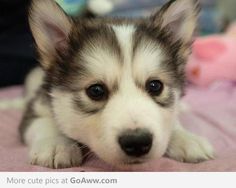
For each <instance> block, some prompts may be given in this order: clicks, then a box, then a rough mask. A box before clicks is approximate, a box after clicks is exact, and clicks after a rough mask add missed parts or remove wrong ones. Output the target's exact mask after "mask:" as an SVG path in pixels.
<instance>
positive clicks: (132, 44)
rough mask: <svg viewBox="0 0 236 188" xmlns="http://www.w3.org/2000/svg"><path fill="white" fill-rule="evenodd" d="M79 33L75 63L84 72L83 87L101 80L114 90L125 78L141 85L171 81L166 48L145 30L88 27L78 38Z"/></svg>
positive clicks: (124, 26) (133, 25) (124, 24)
mask: <svg viewBox="0 0 236 188" xmlns="http://www.w3.org/2000/svg"><path fill="white" fill-rule="evenodd" d="M81 34H82V38H84V41H83V43H82V42H80V41H79V42H78V43H79V44H80V46H82V48H80V50H79V53H78V55H77V62H78V64H80V65H81V66H82V67H83V70H84V71H83V75H85V76H84V80H85V82H84V86H85V85H89V84H91V82H99V81H101V82H104V83H106V84H107V85H108V87H109V86H110V87H114V85H116V86H115V87H117V86H118V85H119V84H120V83H121V80H122V79H125V77H126V79H127V77H130V80H131V79H132V80H133V81H134V82H135V83H137V82H138V83H139V84H142V85H143V84H145V82H146V81H147V79H151V78H157V79H158V78H160V79H162V80H164V81H167V82H168V81H173V79H172V78H171V77H173V76H172V75H173V70H171V69H170V68H168V67H167V66H165V62H166V59H168V58H167V56H168V55H167V54H168V52H167V49H166V48H163V44H161V43H160V41H159V40H156V39H154V38H152V37H149V36H148V33H147V32H146V31H145V30H141V32H140V26H139V24H137V23H132V22H119V23H112V22H108V23H106V22H105V23H102V24H97V25H92V24H91V25H90V26H88V27H85V29H84V32H82V33H81V32H80V35H79V36H78V38H79V37H80V38H81ZM81 44H83V45H81ZM163 65H164V66H163ZM172 67H173V66H172ZM174 68H175V67H174ZM171 79H172V80H171Z"/></svg>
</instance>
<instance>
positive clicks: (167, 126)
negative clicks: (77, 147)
mask: <svg viewBox="0 0 236 188" xmlns="http://www.w3.org/2000/svg"><path fill="white" fill-rule="evenodd" d="M52 95H53V98H54V99H53V110H54V114H55V117H56V120H57V122H58V126H59V128H60V130H61V131H62V132H63V133H64V134H65V135H67V136H68V137H70V138H73V139H75V140H78V141H79V142H81V143H83V144H86V145H87V146H89V147H90V148H91V150H92V151H93V152H95V153H96V154H97V155H98V156H99V157H100V158H101V159H103V160H104V161H106V162H109V163H110V164H113V165H122V164H125V163H128V162H131V161H132V160H133V159H131V158H129V157H128V156H126V155H125V154H124V152H123V151H122V150H121V149H120V146H119V144H118V136H119V135H121V134H122V133H123V132H124V131H125V130H127V129H135V128H146V129H148V130H149V131H150V132H151V133H152V134H153V138H154V140H153V145H152V149H151V151H150V152H149V154H148V155H147V156H145V157H144V158H143V159H140V160H143V161H145V160H151V159H156V158H159V157H161V156H162V155H164V153H165V152H166V149H167V146H168V143H169V138H170V135H171V133H172V130H173V126H174V123H175V119H176V117H175V116H176V112H175V111H176V110H175V105H174V106H173V107H172V108H162V107H159V106H158V105H157V104H156V103H155V102H153V101H152V99H151V98H149V97H148V96H142V95H141V94H140V95H137V96H133V95H130V96H124V95H122V94H117V95H115V96H114V97H113V98H112V99H110V100H109V102H108V103H107V105H106V106H105V108H104V109H103V110H101V111H100V112H98V113H96V114H93V115H88V114H83V113H82V112H80V111H78V109H77V110H75V108H74V107H73V105H74V104H73V97H72V95H71V94H70V93H66V92H61V91H54V92H53V94H52ZM129 97H130V98H131V97H132V99H133V100H131V99H129ZM134 99H135V100H134ZM134 106H135V109H134Z"/></svg>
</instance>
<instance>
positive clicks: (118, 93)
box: [20, 0, 213, 168]
mask: <svg viewBox="0 0 236 188" xmlns="http://www.w3.org/2000/svg"><path fill="white" fill-rule="evenodd" d="M198 12H199V4H198V2H197V1H196V0H175V1H173V0H172V1H170V2H168V3H167V4H165V5H164V6H163V7H162V8H161V10H159V11H158V12H156V13H155V14H154V15H152V16H151V17H150V18H147V19H143V20H128V19H117V18H116V19H114V18H110V19H108V18H95V19H82V20H77V21H75V20H72V19H71V18H70V17H68V16H67V15H66V14H65V13H64V12H63V11H62V10H61V8H59V6H58V5H57V4H56V3H55V2H54V1H52V0H40V1H38V0H33V2H32V5H31V9H30V19H29V20H30V27H31V30H32V33H33V36H34V38H35V42H36V45H37V48H38V52H39V56H40V60H39V61H40V63H41V67H42V68H38V69H37V70H34V72H33V73H31V74H30V76H29V77H28V80H27V82H26V99H27V103H28V105H27V108H26V110H25V114H24V117H23V120H22V123H21V125H20V134H21V137H22V140H23V141H24V142H25V143H26V144H27V145H28V146H29V149H30V161H31V164H35V165H41V166H46V167H51V168H64V167H71V166H79V165H81V162H82V159H83V155H82V151H81V148H80V147H79V146H78V144H77V143H82V144H83V145H85V146H87V147H88V148H90V149H91V151H93V152H94V153H95V154H96V155H97V156H98V157H99V158H101V159H102V160H104V161H105V162H107V163H109V164H111V165H114V166H117V167H122V166H133V165H134V164H137V163H144V162H147V161H151V160H153V159H158V158H160V157H162V156H164V155H165V156H167V157H170V158H172V159H175V160H178V161H183V162H190V163H195V162H199V161H204V160H208V159H211V158H213V150H212V147H211V146H210V144H209V143H208V142H207V141H206V140H204V139H203V138H201V137H198V136H196V135H194V134H192V133H190V132H188V131H187V130H185V129H184V128H182V126H181V125H180V123H179V121H178V106H179V101H180V97H181V95H182V93H183V89H184V81H185V80H184V66H185V63H186V59H187V57H188V55H189V53H190V47H191V41H192V35H193V32H194V29H195V26H196V22H197V16H198Z"/></svg>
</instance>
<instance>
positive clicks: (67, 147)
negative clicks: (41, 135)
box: [30, 137, 82, 168]
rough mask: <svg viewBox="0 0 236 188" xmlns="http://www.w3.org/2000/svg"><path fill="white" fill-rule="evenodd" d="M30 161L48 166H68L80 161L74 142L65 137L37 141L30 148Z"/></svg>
mask: <svg viewBox="0 0 236 188" xmlns="http://www.w3.org/2000/svg"><path fill="white" fill-rule="evenodd" d="M30 163H31V164H33V165H39V166H44V167H49V168H69V167H73V166H79V165H80V164H81V163H82V152H81V150H80V148H79V146H78V145H77V143H76V142H73V141H72V140H70V139H67V138H65V137H56V138H50V139H44V140H40V141H37V142H36V143H34V144H33V145H32V146H31V148H30Z"/></svg>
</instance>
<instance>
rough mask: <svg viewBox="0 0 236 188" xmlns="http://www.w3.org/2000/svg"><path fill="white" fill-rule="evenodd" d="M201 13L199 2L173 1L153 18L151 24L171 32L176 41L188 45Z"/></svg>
mask: <svg viewBox="0 0 236 188" xmlns="http://www.w3.org/2000/svg"><path fill="white" fill-rule="evenodd" d="M199 11H200V6H199V2H198V0H171V1H169V2H168V3H167V4H165V5H164V6H163V7H162V8H161V10H160V11H158V12H157V13H156V14H154V15H153V16H152V17H151V21H152V23H151V24H153V25H154V26H155V27H158V28H159V29H165V30H166V31H168V32H171V34H172V36H173V38H174V40H176V41H177V40H181V42H183V43H184V44H188V43H189V42H191V40H192V36H193V34H194V31H195V28H196V25H197V19H198V14H199Z"/></svg>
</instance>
